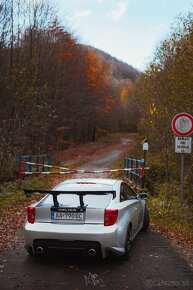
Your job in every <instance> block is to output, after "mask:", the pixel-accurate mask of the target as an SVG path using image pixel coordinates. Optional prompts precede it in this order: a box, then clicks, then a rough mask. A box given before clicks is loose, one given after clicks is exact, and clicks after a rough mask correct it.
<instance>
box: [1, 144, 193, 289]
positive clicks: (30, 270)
mask: <svg viewBox="0 0 193 290" xmlns="http://www.w3.org/2000/svg"><path fill="white" fill-rule="evenodd" d="M124 144H125V145H124ZM129 144H130V140H127V139H126V140H122V143H121V145H120V146H119V145H118V146H117V148H113V149H112V150H111V152H109V153H107V154H103V155H102V156H100V157H97V158H96V159H95V160H93V161H90V162H88V163H87V164H85V165H84V166H81V168H84V169H98V168H107V167H110V165H111V164H112V162H114V161H115V160H117V158H118V157H120V156H121V154H123V152H124V151H125V149H126V148H128V145H129ZM123 145H124V146H125V147H124V146H123ZM124 148H125V149H124ZM103 176H104V175H103ZM74 177H80V176H79V175H78V174H76V175H74ZM8 218H9V217H8ZM17 235H18V236H20V239H18V241H17V242H16V243H15V245H14V247H13V249H12V250H9V251H6V252H2V253H1V254H0V289H1V290H6V289H21V290H44V289H50V290H52V289H53V290H63V289H66V290H78V289H79V290H82V289H102V288H104V289H108V290H113V289H115V290H118V289H132V290H133V289H136V290H138V289H139V290H141V289H160V290H163V289H179V290H183V289H184V290H190V289H193V279H192V277H193V273H192V271H191V270H190V268H189V267H188V266H187V265H186V264H185V262H184V261H183V260H181V258H180V257H179V256H178V255H177V254H176V253H175V252H174V250H173V249H172V248H171V246H170V244H169V242H168V241H167V240H166V239H165V238H163V237H162V236H161V235H159V234H157V233H154V232H153V231H151V229H150V230H148V231H147V232H143V233H140V234H139V235H138V236H137V237H136V238H135V240H134V242H133V244H132V247H131V252H130V259H129V260H128V261H121V260H119V259H118V258H112V257H111V258H107V259H105V260H102V259H100V258H98V259H97V258H93V259H90V258H85V257H84V256H82V255H80V254H75V253H72V254H68V255H67V254H64V253H60V254H54V255H48V256H45V257H44V256H42V257H33V256H29V255H28V254H27V253H26V252H25V250H24V241H23V238H22V237H23V232H22V230H20V231H19V232H18V233H17Z"/></svg>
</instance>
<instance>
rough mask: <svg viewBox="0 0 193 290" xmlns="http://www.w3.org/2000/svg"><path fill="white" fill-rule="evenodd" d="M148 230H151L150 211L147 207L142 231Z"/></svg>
mask: <svg viewBox="0 0 193 290" xmlns="http://www.w3.org/2000/svg"><path fill="white" fill-rule="evenodd" d="M148 228H149V210H148V208H147V207H145V211H144V217H143V227H142V231H146V230H147V229H148Z"/></svg>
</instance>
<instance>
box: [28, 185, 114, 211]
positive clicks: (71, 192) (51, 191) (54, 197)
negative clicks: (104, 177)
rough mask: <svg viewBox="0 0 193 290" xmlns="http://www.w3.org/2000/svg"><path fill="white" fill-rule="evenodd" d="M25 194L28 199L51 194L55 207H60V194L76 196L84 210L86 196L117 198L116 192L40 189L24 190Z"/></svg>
mask: <svg viewBox="0 0 193 290" xmlns="http://www.w3.org/2000/svg"><path fill="white" fill-rule="evenodd" d="M23 190H24V192H25V196H26V197H31V196H32V194H51V195H52V196H53V202H54V206H55V207H59V202H58V199H57V196H58V195H60V194H76V195H78V196H79V200H80V207H81V208H84V207H85V205H84V201H83V196H84V195H87V194H89V195H106V194H112V195H113V199H114V198H115V197H116V191H115V190H112V191H60V190H39V189H23Z"/></svg>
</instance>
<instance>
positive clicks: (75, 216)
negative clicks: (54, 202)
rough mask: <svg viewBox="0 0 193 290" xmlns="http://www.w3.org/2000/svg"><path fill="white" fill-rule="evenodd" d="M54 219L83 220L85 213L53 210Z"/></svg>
mask: <svg viewBox="0 0 193 290" xmlns="http://www.w3.org/2000/svg"><path fill="white" fill-rule="evenodd" d="M52 219H54V220H67V221H72V220H73V221H83V220H84V213H83V212H82V213H80V212H52Z"/></svg>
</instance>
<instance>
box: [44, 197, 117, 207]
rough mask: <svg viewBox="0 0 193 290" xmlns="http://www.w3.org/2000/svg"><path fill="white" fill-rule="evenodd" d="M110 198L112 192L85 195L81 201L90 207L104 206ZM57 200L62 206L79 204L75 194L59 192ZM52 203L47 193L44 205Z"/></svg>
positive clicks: (51, 198)
mask: <svg viewBox="0 0 193 290" xmlns="http://www.w3.org/2000/svg"><path fill="white" fill-rule="evenodd" d="M111 200H112V194H107V195H89V194H87V195H85V196H84V197H83V201H84V204H85V205H88V207H92V208H106V207H107V206H108V205H109V203H110V202H111ZM58 202H59V204H60V205H61V206H64V207H77V206H80V201H79V197H78V195H76V194H60V195H58ZM45 204H48V205H53V197H52V195H48V196H47V198H46V199H45V200H44V205H45Z"/></svg>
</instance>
